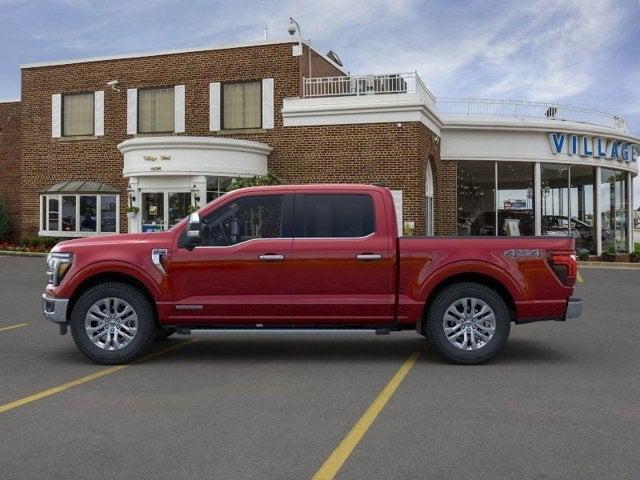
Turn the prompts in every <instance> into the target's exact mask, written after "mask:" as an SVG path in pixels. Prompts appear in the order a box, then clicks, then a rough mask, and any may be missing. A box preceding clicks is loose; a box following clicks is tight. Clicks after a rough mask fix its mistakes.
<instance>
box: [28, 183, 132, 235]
mask: <svg viewBox="0 0 640 480" xmlns="http://www.w3.org/2000/svg"><path fill="white" fill-rule="evenodd" d="M103 196H105V197H113V196H115V197H116V231H115V232H101V231H100V222H101V220H102V211H101V198H102V197H103ZM42 197H45V198H46V201H45V209H44V211H43V210H42ZM62 197H76V230H75V232H67V231H63V230H62ZM80 197H96V231H95V232H82V231H80V222H79V218H80ZM50 198H55V199H57V200H58V226H59V227H60V230H49V199H50ZM39 201H40V207H39V208H40V225H39V226H40V227H42V224H43V223H45V226H46V230H42V228H40V230H39V231H38V235H39V236H41V237H59V238H82V237H96V236H107V235H119V234H120V195H119V194H117V193H104V194H101V193H72V192H69V193H56V194H48V193H44V194H40V196H39ZM43 220H44V222H43Z"/></svg>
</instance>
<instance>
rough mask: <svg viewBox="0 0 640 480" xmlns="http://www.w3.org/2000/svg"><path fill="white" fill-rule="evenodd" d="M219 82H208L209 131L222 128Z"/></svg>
mask: <svg viewBox="0 0 640 480" xmlns="http://www.w3.org/2000/svg"><path fill="white" fill-rule="evenodd" d="M220 90H221V87H220V82H213V83H210V84H209V131H210V132H218V131H220V129H221V128H222V109H221V108H220V105H221V104H220V98H221V97H220Z"/></svg>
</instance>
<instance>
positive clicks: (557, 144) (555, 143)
mask: <svg viewBox="0 0 640 480" xmlns="http://www.w3.org/2000/svg"><path fill="white" fill-rule="evenodd" d="M564 139H565V134H564V133H550V134H549V140H551V148H552V150H553V154H554V155H555V154H556V153H562V147H564Z"/></svg>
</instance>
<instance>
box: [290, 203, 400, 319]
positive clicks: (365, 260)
mask: <svg viewBox="0 0 640 480" xmlns="http://www.w3.org/2000/svg"><path fill="white" fill-rule="evenodd" d="M375 205H380V206H382V205H383V200H382V195H381V194H380V193H379V192H375V191H371V190H362V191H361V193H357V191H354V193H352V191H351V190H349V191H348V192H345V191H344V190H338V191H336V192H331V191H326V190H323V191H319V192H318V193H314V192H307V191H305V193H304V194H302V193H298V194H296V198H295V231H294V240H293V250H292V263H293V265H294V268H293V269H292V272H291V292H292V302H293V305H292V318H293V321H294V322H298V323H314V324H323V325H340V324H342V325H346V324H387V323H389V322H390V321H392V319H393V304H394V297H393V294H392V291H391V285H392V282H391V275H392V271H393V266H394V265H393V263H394V259H393V258H392V254H391V252H392V249H391V244H390V239H389V234H388V227H387V224H386V217H385V214H384V209H383V208H375V207H374V206H375Z"/></svg>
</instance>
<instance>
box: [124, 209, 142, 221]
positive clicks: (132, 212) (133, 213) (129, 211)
mask: <svg viewBox="0 0 640 480" xmlns="http://www.w3.org/2000/svg"><path fill="white" fill-rule="evenodd" d="M125 211H126V212H127V217H128V218H129V219H132V218H135V216H136V215H137V214H138V212H139V211H140V209H139V208H138V207H134V206H129V207H127V208H126V210H125Z"/></svg>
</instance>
